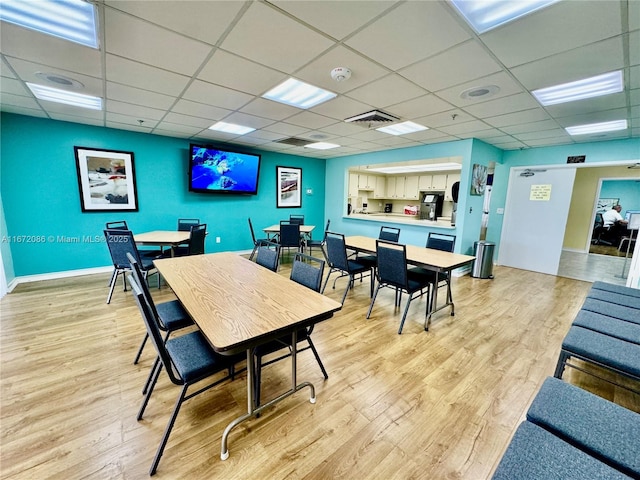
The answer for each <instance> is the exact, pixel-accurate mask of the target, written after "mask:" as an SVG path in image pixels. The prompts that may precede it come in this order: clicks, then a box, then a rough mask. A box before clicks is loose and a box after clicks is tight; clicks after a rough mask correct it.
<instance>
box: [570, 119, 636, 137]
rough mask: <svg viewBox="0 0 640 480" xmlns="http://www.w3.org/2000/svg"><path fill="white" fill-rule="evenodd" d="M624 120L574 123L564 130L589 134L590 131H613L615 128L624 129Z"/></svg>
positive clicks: (572, 133)
mask: <svg viewBox="0 0 640 480" xmlns="http://www.w3.org/2000/svg"><path fill="white" fill-rule="evenodd" d="M626 129H627V121H626V120H614V121H612V122H603V123H590V124H588V125H576V126H574V127H567V128H565V130H566V131H567V133H568V134H569V135H589V134H590V133H601V132H615V131H616V130H626Z"/></svg>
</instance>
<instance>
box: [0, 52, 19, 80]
mask: <svg viewBox="0 0 640 480" xmlns="http://www.w3.org/2000/svg"><path fill="white" fill-rule="evenodd" d="M0 76H2V77H4V78H14V79H17V78H18V77H17V76H16V75H15V74H14V73H13V71H12V70H11V67H10V66H9V63H7V59H6V58H5V57H3V56H0Z"/></svg>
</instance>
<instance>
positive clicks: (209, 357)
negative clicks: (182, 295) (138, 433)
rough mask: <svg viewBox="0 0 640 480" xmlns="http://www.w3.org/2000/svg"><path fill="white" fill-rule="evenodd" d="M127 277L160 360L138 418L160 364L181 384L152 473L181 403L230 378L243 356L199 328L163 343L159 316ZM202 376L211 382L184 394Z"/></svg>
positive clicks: (201, 378)
mask: <svg viewBox="0 0 640 480" xmlns="http://www.w3.org/2000/svg"><path fill="white" fill-rule="evenodd" d="M127 279H128V281H129V284H130V285H131V288H132V290H133V296H134V298H135V300H136V304H137V305H138V309H139V310H140V315H141V316H142V319H143V320H144V323H145V326H146V328H147V334H148V335H149V338H151V341H152V343H153V346H154V347H155V349H156V352H157V354H158V357H160V363H159V365H158V368H156V370H155V372H154V373H153V376H152V379H151V383H150V385H149V388H148V390H147V394H146V395H145V397H144V400H143V401H142V405H141V407H140V411H139V412H138V416H137V420H138V421H140V420H142V418H143V415H144V412H145V410H146V408H147V405H148V403H149V399H150V398H151V394H152V393H153V389H154V387H155V385H156V383H157V381H158V377H159V376H160V373H161V372H162V369H163V368H164V369H165V371H166V372H167V375H168V376H169V379H170V380H171V383H173V384H174V385H178V386H181V387H182V388H181V389H180V394H179V395H178V399H177V401H176V403H175V406H174V408H173V412H172V413H171V416H170V417H169V422H168V423H167V426H166V428H165V431H164V434H163V436H162V439H161V440H160V445H159V446H158V450H157V451H156V455H155V457H154V459H153V462H152V463H151V468H150V469H149V475H155V473H156V471H157V469H158V464H159V463H160V458H161V457H162V454H163V453H164V449H165V447H166V445H167V442H168V441H169V435H170V434H171V430H172V429H173V426H174V424H175V421H176V418H177V417H178V413H179V412H180V407H182V404H183V403H184V402H185V401H187V400H189V399H190V398H193V397H195V396H196V395H198V394H199V393H202V392H204V391H206V390H209V389H210V388H212V387H215V386H216V385H219V384H221V383H222V382H224V381H226V380H228V379H232V378H233V376H234V375H235V373H236V372H235V364H236V363H238V362H240V361H242V360H243V359H245V358H246V357H245V355H244V354H239V355H230V356H226V355H219V354H217V353H216V352H215V351H214V350H213V348H212V347H211V345H210V344H209V342H208V340H207V339H206V338H205V337H204V335H203V334H202V332H200V331H199V330H197V331H194V332H191V333H187V334H184V335H180V336H177V337H174V338H170V339H168V340H167V341H166V343H165V342H164V340H163V338H162V334H161V332H160V328H159V327H158V319H157V317H155V316H154V315H153V312H152V310H151V308H150V307H149V305H148V304H147V302H146V301H145V297H144V294H143V293H142V289H141V288H140V285H138V283H137V282H136V281H135V279H134V278H133V276H132V275H129V276H128V277H127ZM224 371H226V372H227V373H226V375H224V376H219V375H218V374H220V373H221V372H224ZM205 379H211V383H209V384H207V385H206V386H204V387H201V388H198V390H196V391H194V392H191V393H188V394H187V391H188V389H189V387H191V386H192V385H194V384H196V383H198V382H200V381H202V380H205Z"/></svg>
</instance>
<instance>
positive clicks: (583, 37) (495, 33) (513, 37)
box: [481, 0, 621, 67]
mask: <svg viewBox="0 0 640 480" xmlns="http://www.w3.org/2000/svg"><path fill="white" fill-rule="evenodd" d="M620 5H621V2H617V1H615V2H609V1H597V0H583V1H579V2H573V1H569V2H558V3H556V4H553V5H551V6H550V7H547V8H544V9H542V10H539V11H537V12H534V13H532V14H530V15H527V16H525V17H522V18H520V19H518V20H515V21H513V22H510V23H508V24H506V25H503V26H502V27H499V28H496V29H495V30H491V31H489V32H487V33H485V34H483V35H481V39H482V41H483V42H484V43H485V44H486V45H487V46H488V47H489V48H490V49H491V50H493V52H494V53H495V54H496V56H497V57H498V59H499V60H500V61H501V62H502V63H504V64H505V65H506V66H507V67H515V66H517V65H522V64H523V63H528V62H531V61H533V60H537V59H539V58H543V57H547V56H549V55H553V54H555V53H560V52H564V51H567V50H571V49H573V48H576V47H579V46H581V45H586V44H589V43H593V42H597V41H599V40H603V39H605V38H609V37H613V36H614V35H618V34H620V33H621V29H620ZM594 19H597V21H594Z"/></svg>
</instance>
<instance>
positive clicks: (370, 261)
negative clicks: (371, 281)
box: [355, 255, 378, 268]
mask: <svg viewBox="0 0 640 480" xmlns="http://www.w3.org/2000/svg"><path fill="white" fill-rule="evenodd" d="M355 261H356V262H358V263H360V264H362V265H366V266H368V267H369V268H371V267H375V266H376V265H377V264H378V257H377V256H376V255H358V256H357V257H356V260H355Z"/></svg>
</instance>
